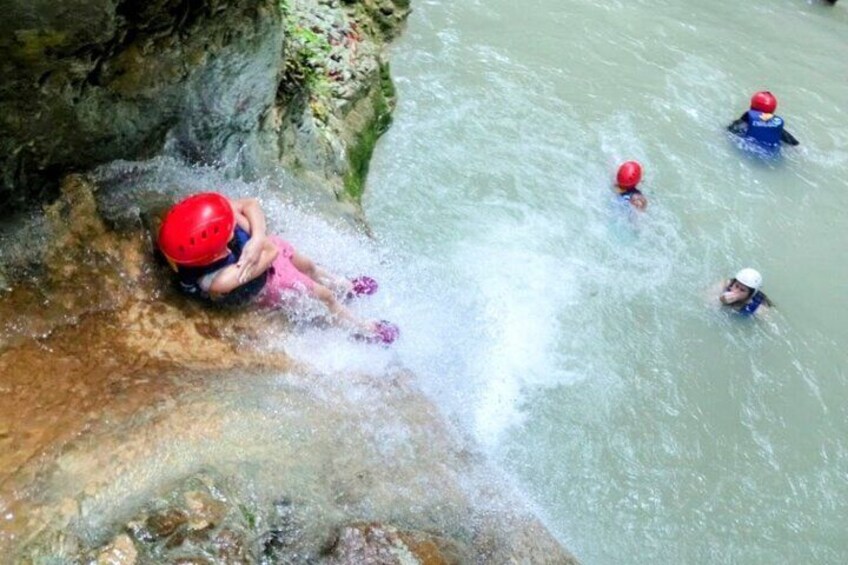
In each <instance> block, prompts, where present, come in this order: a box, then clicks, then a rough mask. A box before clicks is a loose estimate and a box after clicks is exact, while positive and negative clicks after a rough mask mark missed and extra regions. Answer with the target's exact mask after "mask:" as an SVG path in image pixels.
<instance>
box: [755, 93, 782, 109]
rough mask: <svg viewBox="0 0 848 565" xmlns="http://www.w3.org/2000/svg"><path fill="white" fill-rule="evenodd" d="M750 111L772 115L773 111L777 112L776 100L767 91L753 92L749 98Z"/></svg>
mask: <svg viewBox="0 0 848 565" xmlns="http://www.w3.org/2000/svg"><path fill="white" fill-rule="evenodd" d="M751 109H752V110H756V111H757V112H765V113H766V114H774V111H775V110H777V98H775V97H774V94H772V93H771V92H769V91H768V90H761V91H760V92H755V93H754V95H753V96H751Z"/></svg>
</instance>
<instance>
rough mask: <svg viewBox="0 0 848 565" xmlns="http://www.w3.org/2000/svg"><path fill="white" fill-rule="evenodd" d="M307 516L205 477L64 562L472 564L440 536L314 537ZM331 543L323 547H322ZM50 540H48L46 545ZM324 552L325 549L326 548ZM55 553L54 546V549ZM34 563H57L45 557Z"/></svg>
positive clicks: (376, 529)
mask: <svg viewBox="0 0 848 565" xmlns="http://www.w3.org/2000/svg"><path fill="white" fill-rule="evenodd" d="M306 518H307V516H305V515H304V509H303V508H302V507H300V506H299V505H298V504H296V503H293V502H292V501H290V500H288V499H281V500H280V501H278V502H277V503H275V504H274V505H273V507H271V508H264V507H262V506H261V505H259V506H257V505H256V504H254V503H251V502H248V501H245V500H243V499H241V496H240V495H239V494H238V493H237V492H236V491H235V490H233V487H232V485H230V484H228V481H227V480H226V479H223V478H221V477H217V478H213V477H211V476H210V475H208V474H199V475H196V476H193V477H190V478H188V479H187V480H186V481H185V482H184V483H183V484H182V485H180V486H178V487H176V488H175V489H174V490H172V491H171V492H169V493H168V494H166V495H164V496H163V497H161V498H157V499H154V500H151V501H149V502H148V504H147V508H146V509H143V510H141V511H140V513H139V514H137V515H136V516H135V518H133V519H132V520H131V521H130V522H128V523H127V524H125V525H124V526H123V527H122V529H123V533H118V534H116V535H115V536H114V537H113V538H112V539H111V541H109V542H108V543H106V544H105V545H102V546H100V547H96V548H90V549H84V548H83V545H84V544H82V543H81V542H80V540H75V543H74V544H71V545H73V546H74V547H76V549H75V550H71V551H70V552H67V553H65V555H64V558H66V559H71V560H72V561H73V562H94V563H97V564H98V565H100V564H103V565H106V564H109V565H131V564H134V563H136V562H138V563H185V564H188V563H226V564H230V565H239V564H249V563H263V564H269V565H271V564H275V563H313V564H323V565H345V564H351V563H373V564H375V565H407V564H408V565H412V564H421V565H458V564H460V563H470V562H473V560H474V558H473V553H472V552H471V551H470V550H469V548H468V547H466V546H464V545H462V544H460V543H458V542H456V541H453V540H450V539H447V538H444V537H440V536H437V535H433V534H430V533H427V532H420V531H414V530H399V529H398V528H396V527H394V526H392V525H390V524H384V523H380V522H360V523H353V524H349V525H342V526H340V527H338V528H332V527H329V528H327V529H326V530H325V531H317V532H315V531H313V532H310V531H309V529H308V528H305V527H304V522H305V521H306ZM322 539H323V540H325V541H329V543H324V544H322V543H321V540H322ZM44 541H47V540H42V542H44ZM322 545H323V547H322ZM46 546H48V547H55V544H51V543H47V544H46ZM39 547H40V544H39V543H36V544H35V547H33V548H31V549H32V553H31V555H32V556H39V557H45V556H46V555H50V554H49V553H44V552H43V551H39V550H38V548H39Z"/></svg>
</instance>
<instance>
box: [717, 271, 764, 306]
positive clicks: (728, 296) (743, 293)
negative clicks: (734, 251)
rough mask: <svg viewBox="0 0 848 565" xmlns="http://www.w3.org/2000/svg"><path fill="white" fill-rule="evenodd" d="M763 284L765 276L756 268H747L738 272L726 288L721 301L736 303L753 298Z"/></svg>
mask: <svg viewBox="0 0 848 565" xmlns="http://www.w3.org/2000/svg"><path fill="white" fill-rule="evenodd" d="M762 286H763V276H762V275H761V274H760V272H759V271H757V270H756V269H751V268H745V269H742V270H741V271H739V272H738V273H736V276H735V277H733V278H732V279H731V280H730V283H729V284H728V285H727V288H725V289H724V293H723V294H722V299H721V301H722V302H724V303H725V304H735V303H737V302H741V301H744V300H748V299H749V298H752V297H753V296H754V295H755V294H756V293H757V292H759V291H760V289H761V288H762Z"/></svg>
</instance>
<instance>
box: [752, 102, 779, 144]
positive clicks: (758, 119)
mask: <svg viewBox="0 0 848 565" xmlns="http://www.w3.org/2000/svg"><path fill="white" fill-rule="evenodd" d="M762 117H763V112H760V111H758V110H748V132H747V136H748V137H749V138H751V139H753V140H754V141H756V142H757V143H759V144H760V145H763V146H765V147H779V146H780V138H781V135H782V134H783V118H781V117H780V116H778V115H773V116H772V117H771V118H769V119H768V120H763V119H762Z"/></svg>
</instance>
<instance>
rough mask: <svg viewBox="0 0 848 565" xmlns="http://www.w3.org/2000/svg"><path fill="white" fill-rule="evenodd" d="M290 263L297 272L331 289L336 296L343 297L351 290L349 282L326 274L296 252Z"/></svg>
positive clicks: (307, 258) (351, 284)
mask: <svg viewBox="0 0 848 565" xmlns="http://www.w3.org/2000/svg"><path fill="white" fill-rule="evenodd" d="M291 262H292V265H294V267H295V268H296V269H297V270H298V271H300V272H301V273H303V274H304V275H306V276H307V277H309V278H310V279H312V280H313V281H315V282H317V283H319V284H322V285H324V286H326V287H328V288H330V289H332V291H333V292H334V293H335V294H336V295H337V296H344V295H346V294H347V293H348V292H350V290H351V289H352V288H353V283H351V282H350V281H349V280H347V279H345V278H344V277H339V276H336V275H333V274H332V273H329V272H327V271H326V270H324V269H322V268H321V267H319V266H318V265H316V264H315V262H314V261H312V259H310V258H309V257H307V256H305V255H301V254H300V253H298V252H296V251H295V253H294V255H292V258H291Z"/></svg>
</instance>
